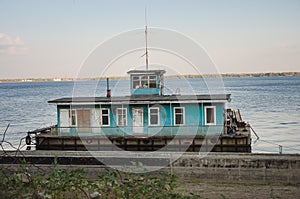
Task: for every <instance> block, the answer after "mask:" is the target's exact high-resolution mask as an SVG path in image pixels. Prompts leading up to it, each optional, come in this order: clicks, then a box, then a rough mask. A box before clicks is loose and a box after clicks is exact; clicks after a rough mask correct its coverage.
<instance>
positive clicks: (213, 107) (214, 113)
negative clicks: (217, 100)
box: [204, 106, 217, 126]
mask: <svg viewBox="0 0 300 199" xmlns="http://www.w3.org/2000/svg"><path fill="white" fill-rule="evenodd" d="M204 107H205V108H204V114H205V116H204V119H205V120H204V121H205V125H208V126H209V125H216V124H217V122H216V120H217V117H216V116H217V114H216V112H217V111H216V106H204ZM209 108H210V109H211V108H212V109H213V115H214V122H213V123H207V109H209Z"/></svg>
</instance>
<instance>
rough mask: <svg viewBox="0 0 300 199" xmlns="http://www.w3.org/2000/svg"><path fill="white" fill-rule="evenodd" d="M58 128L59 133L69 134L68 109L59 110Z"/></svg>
mask: <svg viewBox="0 0 300 199" xmlns="http://www.w3.org/2000/svg"><path fill="white" fill-rule="evenodd" d="M59 127H60V128H59V129H60V132H61V133H69V132H70V110H69V109H60V114H59Z"/></svg>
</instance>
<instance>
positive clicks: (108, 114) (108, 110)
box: [100, 108, 110, 126]
mask: <svg viewBox="0 0 300 199" xmlns="http://www.w3.org/2000/svg"><path fill="white" fill-rule="evenodd" d="M102 110H107V116H108V124H105V125H104V124H103V117H102V116H103V115H102ZM100 117H101V124H100V126H110V109H109V108H100Z"/></svg>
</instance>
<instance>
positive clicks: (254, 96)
mask: <svg viewBox="0 0 300 199" xmlns="http://www.w3.org/2000/svg"><path fill="white" fill-rule="evenodd" d="M223 82H224V87H222V85H220V84H218V81H216V79H206V80H205V81H203V80H202V79H188V80H186V79H176V80H175V79H167V80H166V82H165V88H166V94H172V93H175V92H176V90H177V92H180V93H181V94H192V93H198V94H200V93H207V92H210V93H222V92H226V93H231V94H232V95H231V98H232V101H231V102H230V103H229V104H228V106H229V107H232V108H235V109H240V111H241V114H242V117H243V119H244V120H246V121H248V122H250V124H251V125H252V127H253V128H254V130H255V131H256V132H257V134H258V135H259V136H260V140H258V141H257V142H255V143H253V152H274V153H278V152H279V146H278V145H282V146H283V153H300V119H299V118H300V92H299V91H300V77H256V78H225V79H223ZM207 85H209V88H207ZM110 86H111V89H112V95H118V96H119V95H128V94H129V84H128V81H126V80H122V81H111V82H110ZM177 88H180V90H179V89H177ZM105 90H106V83H105V82H102V81H100V82H95V81H93V82H92V81H91V82H79V83H76V84H75V85H74V82H42V83H30V82H27V83H0V96H1V98H0V107H1V108H0V110H1V114H0V134H1V137H2V134H3V132H4V130H5V128H6V125H7V124H8V123H10V124H11V126H10V128H9V129H8V132H7V134H6V139H5V140H7V141H9V142H12V143H13V145H14V146H17V145H18V144H19V140H20V139H21V138H23V137H25V136H26V132H27V131H29V130H33V129H36V128H40V127H45V126H48V125H53V124H56V107H55V106H54V105H49V104H48V103H47V101H48V100H52V99H56V98H61V97H70V96H72V95H73V94H74V93H75V95H76V96H86V95H90V96H94V95H96V96H103V95H105ZM253 138H254V136H253ZM5 147H8V145H5Z"/></svg>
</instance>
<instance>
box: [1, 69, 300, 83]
mask: <svg viewBox="0 0 300 199" xmlns="http://www.w3.org/2000/svg"><path fill="white" fill-rule="evenodd" d="M285 76H289V77H291V76H300V72H266V73H224V74H203V75H194V74H188V75H169V76H166V77H165V78H166V79H174V78H220V77H221V78H249V77H285ZM109 79H110V80H127V79H128V78H127V77H123V76H112V77H109ZM94 80H106V77H91V78H71V77H70V78H57V77H55V78H17V79H0V83H14V82H16V83H18V82H22V83H30V82H71V81H94Z"/></svg>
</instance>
